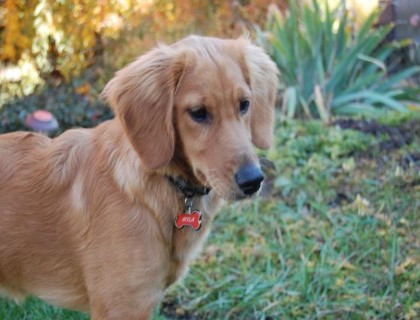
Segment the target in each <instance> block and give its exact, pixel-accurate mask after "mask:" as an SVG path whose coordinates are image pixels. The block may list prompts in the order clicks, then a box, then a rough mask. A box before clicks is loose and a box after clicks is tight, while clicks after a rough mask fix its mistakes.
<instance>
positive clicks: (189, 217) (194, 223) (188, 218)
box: [175, 210, 201, 230]
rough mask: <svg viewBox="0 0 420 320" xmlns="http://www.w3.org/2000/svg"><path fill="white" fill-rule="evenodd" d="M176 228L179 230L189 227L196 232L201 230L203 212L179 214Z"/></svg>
mask: <svg viewBox="0 0 420 320" xmlns="http://www.w3.org/2000/svg"><path fill="white" fill-rule="evenodd" d="M175 226H176V227H177V228H178V229H182V228H183V227H185V226H187V227H190V228H192V229H194V230H199V229H200V227H201V212H200V211H199V210H194V211H193V212H191V213H179V214H178V216H177V217H176V221H175Z"/></svg>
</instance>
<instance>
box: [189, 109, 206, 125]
mask: <svg viewBox="0 0 420 320" xmlns="http://www.w3.org/2000/svg"><path fill="white" fill-rule="evenodd" d="M188 113H189V114H190V117H191V119H193V120H194V121H195V122H198V123H203V122H210V114H209V113H208V112H207V110H206V108H199V109H196V110H188Z"/></svg>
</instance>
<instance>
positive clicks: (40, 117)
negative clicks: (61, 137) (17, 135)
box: [25, 110, 58, 133]
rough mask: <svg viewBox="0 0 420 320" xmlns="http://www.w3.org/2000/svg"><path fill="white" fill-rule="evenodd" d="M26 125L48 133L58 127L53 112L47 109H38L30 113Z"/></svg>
mask: <svg viewBox="0 0 420 320" xmlns="http://www.w3.org/2000/svg"><path fill="white" fill-rule="evenodd" d="M25 125H26V126H28V127H29V128H31V129H32V130H35V131H38V132H44V133H48V132H51V131H54V130H56V129H57V128H58V122H57V119H55V117H54V116H53V115H52V113H51V112H49V111H46V110H37V111H35V112H33V113H31V114H29V115H28V116H27V117H26V119H25Z"/></svg>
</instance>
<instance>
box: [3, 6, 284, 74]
mask: <svg viewBox="0 0 420 320" xmlns="http://www.w3.org/2000/svg"><path fill="white" fill-rule="evenodd" d="M285 2H286V1H285V0H277V1H272V0H248V1H238V0H236V1H235V0H230V1H223V0H212V1H204V0H191V1H184V0H173V1H170V0H99V1H98V0H58V1H57V0H0V45H1V46H0V60H1V61H2V62H3V63H12V64H16V63H17V62H18V61H19V60H20V59H22V58H24V59H30V60H32V61H33V62H34V63H35V65H36V68H37V69H38V70H39V71H40V73H42V74H50V73H51V72H56V73H59V74H60V75H62V76H63V77H65V78H68V77H70V76H73V75H75V74H77V73H79V72H80V71H81V70H83V69H84V68H86V67H88V66H89V65H91V64H93V63H98V62H99V63H100V62H102V61H101V59H103V57H104V51H110V50H113V49H118V48H119V47H121V45H122V46H124V45H125V44H126V43H129V42H130V41H134V40H133V39H135V43H136V44H139V46H142V48H137V50H138V51H140V52H141V51H144V50H146V49H147V48H148V47H150V46H152V45H153V44H155V43H156V42H157V41H174V40H176V39H179V38H180V37H182V36H184V35H186V34H189V33H198V34H203V35H215V36H221V37H223V36H237V35H239V34H242V33H244V32H247V31H249V30H251V29H252V25H253V24H254V23H263V22H264V20H265V17H266V12H267V8H268V6H269V5H270V4H271V3H276V4H277V5H278V6H279V7H281V8H284V7H285Z"/></svg>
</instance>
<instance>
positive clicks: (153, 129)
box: [102, 46, 184, 170]
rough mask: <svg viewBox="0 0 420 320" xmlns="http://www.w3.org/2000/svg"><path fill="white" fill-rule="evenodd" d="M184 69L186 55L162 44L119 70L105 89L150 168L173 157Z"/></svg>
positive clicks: (107, 100)
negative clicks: (176, 101)
mask: <svg viewBox="0 0 420 320" xmlns="http://www.w3.org/2000/svg"><path fill="white" fill-rule="evenodd" d="M183 70H184V59H182V55H180V54H177V53H176V52H175V51H174V50H172V49H171V48H170V47H167V46H161V47H158V48H155V49H153V50H151V51H149V52H148V53H146V54H144V55H143V56H141V57H140V58H139V59H137V60H136V61H135V62H133V63H131V64H130V65H128V66H126V67H125V68H124V69H122V70H120V71H118V72H117V73H116V75H115V76H114V78H113V79H112V80H111V81H110V82H109V83H108V84H107V85H106V87H105V89H104V90H103V92H102V98H104V99H105V101H106V102H108V103H109V104H110V105H111V107H112V109H113V110H114V113H115V116H116V118H117V119H118V120H119V121H120V123H121V126H122V128H123V130H124V132H125V134H126V135H127V137H128V139H129V141H130V143H131V144H132V146H133V147H134V149H135V150H136V151H137V153H138V154H139V156H140V159H141V161H142V163H143V165H144V166H145V167H146V168H148V169H151V170H154V169H158V168H161V167H163V166H165V165H167V164H168V163H169V162H170V160H171V159H172V157H173V154H174V148H175V132H174V124H173V104H174V95H175V89H176V86H177V83H178V81H179V79H180V77H181V75H182V73H183Z"/></svg>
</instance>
